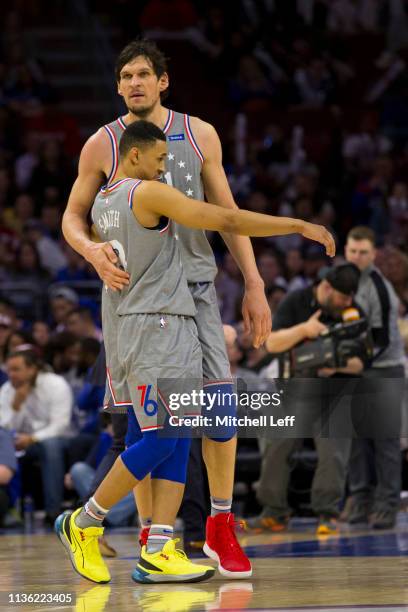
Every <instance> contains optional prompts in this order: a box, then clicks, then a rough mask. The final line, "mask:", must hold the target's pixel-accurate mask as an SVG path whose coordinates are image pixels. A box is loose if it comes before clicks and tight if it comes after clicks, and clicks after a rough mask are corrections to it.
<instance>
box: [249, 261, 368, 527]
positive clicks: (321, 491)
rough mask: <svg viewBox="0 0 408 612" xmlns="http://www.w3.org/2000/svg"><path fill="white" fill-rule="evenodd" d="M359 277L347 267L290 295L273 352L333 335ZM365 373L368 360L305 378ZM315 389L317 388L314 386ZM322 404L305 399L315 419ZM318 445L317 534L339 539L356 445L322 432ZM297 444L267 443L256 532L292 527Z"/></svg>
mask: <svg viewBox="0 0 408 612" xmlns="http://www.w3.org/2000/svg"><path fill="white" fill-rule="evenodd" d="M359 276H360V274H359V271H358V268H356V266H354V265H351V264H345V265H342V266H338V267H336V268H332V269H330V270H329V271H328V273H327V274H326V276H325V278H324V279H323V280H321V281H320V282H319V283H318V284H317V285H315V286H313V287H308V288H306V289H300V290H298V291H293V292H291V293H289V294H288V295H287V296H286V297H285V298H284V299H283V301H282V302H281V303H280V304H279V306H278V309H277V311H276V313H275V314H274V317H273V322H272V330H273V331H272V332H271V334H270V336H269V338H268V339H267V341H266V348H267V349H268V351H270V352H273V353H285V352H287V351H289V350H291V349H292V348H294V347H295V346H298V345H300V344H301V343H303V342H305V341H307V340H310V339H315V338H317V337H318V336H320V335H321V334H322V333H324V332H327V329H328V326H329V325H333V324H336V323H338V322H339V321H342V313H343V311H344V310H345V309H347V308H349V307H350V306H352V305H353V295H354V293H355V292H356V291H357V287H358V282H359ZM281 357H283V355H281ZM282 361H283V359H282ZM362 369H363V361H362V359H360V358H359V357H358V356H354V357H350V358H349V359H348V360H347V362H346V365H345V366H344V367H339V368H324V367H323V368H318V367H316V368H312V369H309V370H306V371H304V372H302V378H307V377H309V378H310V377H329V376H331V377H332V376H336V375H337V376H338V375H343V376H344V375H347V376H351V375H354V376H355V375H359V374H360V372H361V371H362ZM292 375H293V373H292ZM299 382H302V381H299ZM306 383H307V381H306ZM313 385H314V387H316V385H315V384H314V383H313ZM319 388H320V387H319ZM318 403H319V406H317V405H316V404H315V403H314V402H313V400H312V401H308V400H307V399H306V396H304V397H303V396H302V402H301V412H303V413H305V414H306V415H309V416H310V417H311V418H312V417H313V416H314V415H315V414H316V409H318V410H317V412H319V411H320V402H318ZM325 405H326V402H325V401H323V406H325ZM317 420H318V419H317ZM314 441H315V446H316V451H317V454H318V466H317V469H316V472H315V475H314V479H313V485H312V499H311V503H312V508H313V510H314V512H315V513H316V515H317V516H318V517H319V523H318V527H317V533H319V534H327V533H336V531H337V521H336V519H337V516H338V513H339V512H338V505H339V502H340V501H341V499H342V497H343V494H344V489H345V480H346V473H347V465H348V459H349V453H350V446H351V440H350V439H349V438H328V437H325V438H324V437H321V435H319V433H318V432H316V433H315V435H314ZM297 442H298V440H296V438H286V439H279V440H278V439H274V440H268V442H267V443H266V448H265V452H264V456H263V462H262V469H261V477H260V483H259V488H258V492H257V496H258V500H259V502H260V503H261V505H262V506H263V512H262V514H261V515H260V517H257V518H256V519H253V520H252V521H249V526H250V527H253V528H256V529H265V528H266V529H270V530H272V531H282V530H283V529H285V528H286V527H287V524H288V519H289V508H288V500H287V493H288V485H289V478H290V465H289V457H290V455H291V453H292V451H293V450H294V448H295V446H296V443H297Z"/></svg>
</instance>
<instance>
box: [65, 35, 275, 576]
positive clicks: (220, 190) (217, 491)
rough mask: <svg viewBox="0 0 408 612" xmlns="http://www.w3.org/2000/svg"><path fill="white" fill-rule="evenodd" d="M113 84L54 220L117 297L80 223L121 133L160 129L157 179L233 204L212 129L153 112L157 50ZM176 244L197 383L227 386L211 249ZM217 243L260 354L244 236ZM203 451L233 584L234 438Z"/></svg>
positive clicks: (198, 237)
mask: <svg viewBox="0 0 408 612" xmlns="http://www.w3.org/2000/svg"><path fill="white" fill-rule="evenodd" d="M116 81H117V86H118V93H119V94H120V95H121V96H122V97H123V99H124V102H125V104H126V106H127V109H128V112H127V114H126V115H124V116H123V117H119V118H118V119H117V120H115V121H113V122H112V123H110V124H109V125H106V126H103V127H102V128H100V129H99V130H98V131H97V132H96V133H95V134H94V135H93V136H91V138H90V139H89V140H88V141H87V142H86V144H85V145H84V147H83V149H82V152H81V157H80V161H79V171H78V178H77V179H76V181H75V183H74V186H73V188H72V191H71V194H70V197H69V201H68V205H67V209H66V211H65V214H64V218H63V232H64V235H65V238H66V239H67V241H68V242H69V244H70V245H71V246H72V247H73V248H74V249H76V250H77V251H78V252H79V253H81V254H82V255H83V256H84V257H85V258H86V259H87V260H88V261H89V262H90V263H91V264H92V265H93V266H94V267H95V269H96V270H97V272H98V274H99V276H100V277H101V278H102V280H103V281H104V283H105V284H106V285H107V286H108V287H110V288H112V289H117V290H120V289H121V288H122V287H125V286H126V285H127V284H128V282H129V280H128V275H127V274H126V273H125V272H124V271H122V270H119V269H118V268H117V267H116V266H115V263H116V262H117V257H116V255H115V253H114V252H113V250H112V248H111V246H110V245H109V243H104V244H98V245H96V244H94V243H93V242H92V241H91V240H90V234H89V228H88V225H87V214H88V212H89V209H90V207H91V205H92V202H93V200H94V198H95V195H96V193H97V191H98V189H99V188H100V186H101V184H102V183H104V182H105V183H106V182H107V183H110V182H111V181H112V180H113V179H114V177H115V173H116V171H117V166H118V143H119V141H120V138H121V135H122V133H123V130H124V129H125V128H126V126H127V125H129V124H130V123H132V122H133V121H137V120H140V119H147V120H149V121H151V122H153V123H155V124H156V125H157V126H158V127H160V128H162V129H163V131H164V132H165V134H166V136H167V141H168V145H169V149H168V154H167V164H166V173H165V178H166V180H167V182H168V183H169V184H171V185H173V186H174V187H176V188H177V189H179V190H180V191H182V192H183V193H184V194H185V195H186V196H187V197H191V198H196V199H204V197H206V198H207V200H208V201H210V202H217V204H218V205H221V206H222V207H225V208H232V209H233V208H236V205H235V203H234V201H233V197H232V194H231V192H230V189H229V186H228V182H227V180H226V176H225V173H224V170H223V167H222V158H221V145H220V141H219V138H218V136H217V133H216V131H215V130H214V128H213V127H212V126H211V125H209V124H208V123H205V122H204V121H202V120H200V119H198V118H196V117H189V116H188V115H184V114H182V113H177V112H174V111H172V110H169V109H168V108H166V107H164V106H163V105H162V103H161V96H163V94H165V92H166V90H167V89H168V86H169V78H168V74H167V65H166V60H165V57H164V56H163V54H162V53H161V52H160V50H159V49H158V48H157V47H156V45H155V44H154V43H152V42H149V41H143V40H142V41H140V40H139V41H134V42H132V43H130V44H129V45H128V46H127V47H125V48H124V49H123V51H122V52H121V53H120V55H119V57H118V61H117V66H116ZM178 237H179V242H180V246H181V250H182V258H183V265H184V268H185V272H186V276H187V280H188V282H189V287H190V291H191V294H192V296H193V299H194V302H195V306H196V310H197V315H196V316H195V321H196V325H197V328H198V336H199V340H200V343H201V347H202V353H203V373H204V378H205V379H206V380H207V381H208V382H210V381H223V380H228V379H229V378H230V371H229V363H228V359H227V355H226V350H225V343H224V337H223V330H222V324H221V319H220V315H219V311H218V307H217V300H216V293H215V288H214V284H213V281H214V277H215V274H216V266H215V261H214V257H213V253H212V251H211V247H210V245H209V243H208V241H207V239H206V236H205V233H204V232H203V231H201V230H191V229H187V228H184V227H182V226H180V227H179V230H178ZM223 237H224V239H225V242H226V244H227V246H228V248H229V249H230V251H231V253H232V254H233V256H234V258H235V260H236V261H237V263H238V265H239V267H240V269H241V271H242V274H243V276H244V279H245V296H244V301H243V317H244V321H245V322H246V325H247V328H250V327H252V330H253V332H254V344H255V345H256V346H259V345H261V344H262V343H263V342H264V340H265V339H266V337H267V336H268V333H269V331H270V327H271V319H270V310H269V307H268V305H267V302H266V299H265V296H264V290H263V282H262V280H261V278H260V276H259V273H258V271H257V268H256V264H255V258H254V254H253V251H252V247H251V243H250V240H249V239H248V238H246V237H243V236H233V235H231V234H223ZM214 391H216V389H214ZM202 449H203V457H204V461H205V464H206V468H207V473H208V480H209V487H210V494H211V517H209V518H208V520H207V531H206V550H207V553H209V554H211V555H212V556H213V557H215V558H216V559H218V561H219V569H220V571H221V572H222V573H223V574H224V575H226V576H229V577H234V576H240V575H242V572H243V571H247V568H248V565H249V562H248V560H247V558H246V556H245V555H244V553H243V551H242V550H241V548H240V546H239V544H238V542H237V540H236V537H235V533H234V517H233V515H232V514H231V512H230V510H231V503H232V489H233V480H234V466H235V452H236V437H235V436H232V437H231V438H230V439H228V440H222V441H220V440H211V439H209V438H204V439H203V445H202ZM139 491H140V493H139V497H138V507H139V515H140V516H142V517H149V516H151V509H149V507H146V506H145V507H143V504H144V503H145V504H146V502H148V501H149V499H150V497H149V491H147V490H145V491H143V488H142V487H141V488H140V489H139ZM147 506H148V504H147Z"/></svg>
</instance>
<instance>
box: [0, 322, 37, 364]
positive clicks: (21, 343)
mask: <svg viewBox="0 0 408 612" xmlns="http://www.w3.org/2000/svg"><path fill="white" fill-rule="evenodd" d="M17 350H18V351H27V350H30V351H34V352H35V351H36V346H35V340H34V338H33V337H32V335H31V334H30V332H28V331H24V330H22V329H19V330H17V331H14V332H12V333H11V334H10V336H9V337H8V339H7V342H6V346H5V359H6V360H7V358H8V356H9V355H11V353H14V352H15V351H17Z"/></svg>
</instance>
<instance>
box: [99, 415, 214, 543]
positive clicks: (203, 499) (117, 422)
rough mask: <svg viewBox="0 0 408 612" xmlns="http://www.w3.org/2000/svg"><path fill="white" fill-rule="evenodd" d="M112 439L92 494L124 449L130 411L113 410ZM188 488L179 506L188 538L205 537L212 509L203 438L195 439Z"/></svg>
mask: <svg viewBox="0 0 408 612" xmlns="http://www.w3.org/2000/svg"><path fill="white" fill-rule="evenodd" d="M111 418H112V429H113V443H112V446H111V448H110V449H109V451H108V452H107V454H106V455H105V457H104V458H103V460H102V461H101V463H100V464H99V466H98V468H97V470H96V474H95V478H94V481H93V483H92V492H91V495H93V494H94V493H95V491H96V489H97V488H98V487H99V485H100V483H101V482H102V480H103V479H104V478H105V476H106V474H107V473H108V472H109V470H110V469H111V467H112V465H113V464H114V463H115V461H116V459H117V458H118V457H119V455H120V454H121V453H122V452H123V451H124V450H125V437H126V431H127V422H128V417H127V414H115V413H112V414H111ZM191 442H192V443H191V450H190V459H189V464H188V470H187V481H186V488H185V490H184V497H183V501H182V504H181V508H180V516H181V517H182V518H183V521H184V525H185V527H184V539H185V540H203V539H205V520H206V516H207V514H208V511H209V494H208V483H207V474H206V471H205V466H204V462H203V459H202V454H201V440H192V441H191Z"/></svg>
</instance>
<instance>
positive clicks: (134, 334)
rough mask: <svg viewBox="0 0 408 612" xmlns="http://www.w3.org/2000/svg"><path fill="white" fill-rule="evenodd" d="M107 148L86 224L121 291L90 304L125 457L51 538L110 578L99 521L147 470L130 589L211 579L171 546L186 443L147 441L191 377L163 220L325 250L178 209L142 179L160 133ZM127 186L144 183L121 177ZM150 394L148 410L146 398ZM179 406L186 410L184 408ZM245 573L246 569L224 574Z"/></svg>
mask: <svg viewBox="0 0 408 612" xmlns="http://www.w3.org/2000/svg"><path fill="white" fill-rule="evenodd" d="M119 151H120V156H121V161H120V164H119V168H118V172H117V180H115V181H114V182H113V183H111V184H109V185H107V186H106V187H105V188H103V189H101V191H100V192H99V194H98V195H97V197H96V199H95V203H94V205H93V208H92V218H93V221H94V223H95V227H96V231H97V233H98V235H99V236H100V238H101V239H102V240H109V241H110V242H111V244H112V245H113V246H114V248H116V249H117V252H118V254H119V259H120V264H121V266H122V267H123V268H124V269H127V270H128V271H129V273H130V284H129V286H128V287H127V288H126V289H124V290H122V291H121V292H120V293H119V295H118V294H117V293H113V292H112V291H111V290H107V291H104V292H103V296H102V328H103V334H104V340H105V346H106V361H107V364H109V371H108V380H109V386H110V388H111V392H112V396H113V397H114V399H115V402H116V403H117V405H119V406H124V405H126V406H127V407H128V418H129V429H128V436H127V448H126V450H125V451H124V452H122V454H121V456H120V457H119V458H118V459H117V460H116V462H115V464H114V466H113V468H112V469H111V470H110V472H109V473H108V475H107V476H106V477H105V479H104V480H103V482H102V483H101V485H100V486H99V487H98V490H97V491H96V493H95V495H94V496H92V497H91V498H90V499H89V501H88V503H87V504H86V505H85V507H84V508H79V509H78V510H76V511H75V512H74V513H64V514H62V515H61V516H60V517H59V518H58V519H57V521H56V531H57V533H58V535H59V537H60V539H61V541H62V542H63V544H64V546H65V547H66V548H67V550H68V552H69V554H70V558H71V561H72V564H73V565H74V568H75V569H76V571H77V572H78V573H80V574H81V575H83V576H84V577H86V578H88V579H90V580H93V581H95V582H107V581H108V580H109V579H110V574H109V571H108V569H107V567H106V565H105V564H104V562H103V560H102V558H101V556H100V554H98V549H97V544H96V542H97V538H98V536H100V535H101V534H102V533H103V527H102V521H103V519H104V517H105V515H106V514H107V512H108V511H109V509H110V508H111V507H112V505H114V504H115V503H117V502H118V501H119V500H120V499H121V498H122V497H123V496H124V495H126V494H127V493H128V492H129V491H130V490H131V489H132V488H133V487H135V486H136V485H140V483H141V482H142V481H143V479H144V478H145V477H146V475H147V474H149V473H151V476H152V483H154V486H153V524H152V526H151V529H150V533H149V537H148V540H147V546H143V547H142V551H141V558H140V560H139V563H138V564H137V567H136V569H135V571H134V572H133V574H132V577H133V579H134V580H135V581H136V582H142V583H157V582H181V581H182V582H198V581H201V580H205V579H207V578H209V577H211V576H212V575H213V574H214V570H213V569H211V568H208V566H205V565H203V566H201V565H195V564H193V563H191V562H190V561H189V560H188V559H187V557H186V556H185V555H184V554H183V553H179V552H178V551H177V550H176V548H175V543H176V542H175V541H174V540H173V537H172V536H173V526H174V521H175V518H176V515H177V511H178V509H179V506H180V502H181V498H182V494H183V489H184V483H185V479H186V471H187V460H188V449H189V442H190V441H189V439H188V438H187V439H185V438H178V437H177V434H176V437H174V433H173V432H171V434H170V431H171V427H170V428H169V429H168V432H169V434H168V435H169V437H167V438H166V437H163V436H158V435H157V430H158V429H160V428H161V427H162V426H163V424H164V423H166V422H167V421H168V414H167V415H166V419H164V420H161V419H160V418H159V415H160V413H159V412H158V402H159V401H160V400H161V401H162V402H163V407H165V406H166V400H162V397H163V393H164V396H166V395H167V396H168V393H173V392H174V385H178V384H179V383H180V382H181V381H183V382H182V388H183V390H184V391H186V390H187V389H186V387H185V385H186V384H187V385H188V386H190V384H189V382H188V379H196V380H198V381H201V380H202V353H201V347H200V343H199V340H198V333H197V327H196V324H195V322H194V315H195V313H196V308H195V304H194V300H193V298H192V295H191V292H190V290H189V287H188V284H187V280H186V276H185V272H184V270H183V266H182V264H181V253H180V249H179V240H177V234H174V227H173V226H171V224H170V219H173V220H175V221H177V222H178V223H182V224H183V225H185V226H187V227H191V228H206V229H211V230H223V229H227V230H228V231H231V232H236V233H238V232H240V233H242V234H251V235H255V236H273V235H280V234H288V233H292V232H299V233H301V234H302V235H303V236H305V237H308V238H311V239H313V240H317V241H319V242H321V243H322V244H324V245H325V246H326V250H327V252H328V254H330V255H334V251H335V247H334V241H333V238H332V236H331V235H330V234H329V232H328V231H327V230H326V229H325V228H323V227H322V226H318V225H313V224H311V223H307V222H305V221H302V220H298V219H288V218H283V217H278V218H277V217H271V216H269V215H259V214H257V213H253V212H249V211H239V210H226V209H223V208H222V207H218V206H213V205H211V204H207V203H204V202H202V201H200V200H196V199H190V201H189V200H188V198H187V196H185V195H183V194H182V193H180V192H179V191H178V190H176V189H174V188H172V187H170V186H169V185H162V184H160V183H158V182H157V181H155V180H152V179H154V178H156V177H158V176H160V175H161V174H162V173H163V172H164V169H165V159H166V155H167V152H168V149H167V144H166V136H165V134H164V133H163V131H162V130H160V129H159V128H158V127H157V126H156V125H155V124H154V123H152V122H150V121H143V120H142V121H136V122H133V123H131V124H130V125H129V126H128V127H127V128H126V129H125V131H124V133H123V136H122V138H121V141H120V145H119ZM129 177H130V178H129ZM136 178H138V179H146V180H132V179H136ZM159 379H171V381H172V382H171V388H167V389H163V387H162V386H161V387H160V390H159V388H158V384H159V382H158V381H159ZM186 379H187V380H186ZM162 384H166V383H165V382H164V381H162ZM167 385H168V384H167ZM194 386H196V385H194V383H193V384H192V386H191V391H192V390H193V388H194ZM146 389H148V390H147V391H146ZM152 389H154V391H155V392H154V393H153V396H154V397H157V402H156V401H155V400H153V399H152V396H151V395H150V391H151V390H152ZM179 390H181V389H179ZM160 391H161V392H160ZM191 391H190V392H191ZM183 394H184V393H183ZM146 398H148V401H147V402H146ZM188 409H189V412H190V409H193V411H194V406H189V407H188ZM173 418H174V417H173ZM170 424H171V419H170ZM173 431H174V429H173ZM223 533H224V532H223ZM226 533H228V531H227V532H226ZM221 535H223V534H221ZM250 575H251V566H250V564H249V562H248V565H247V567H245V568H242V569H241V572H240V574H238V572H237V571H236V572H235V576H234V577H240V578H244V577H247V576H250Z"/></svg>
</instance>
